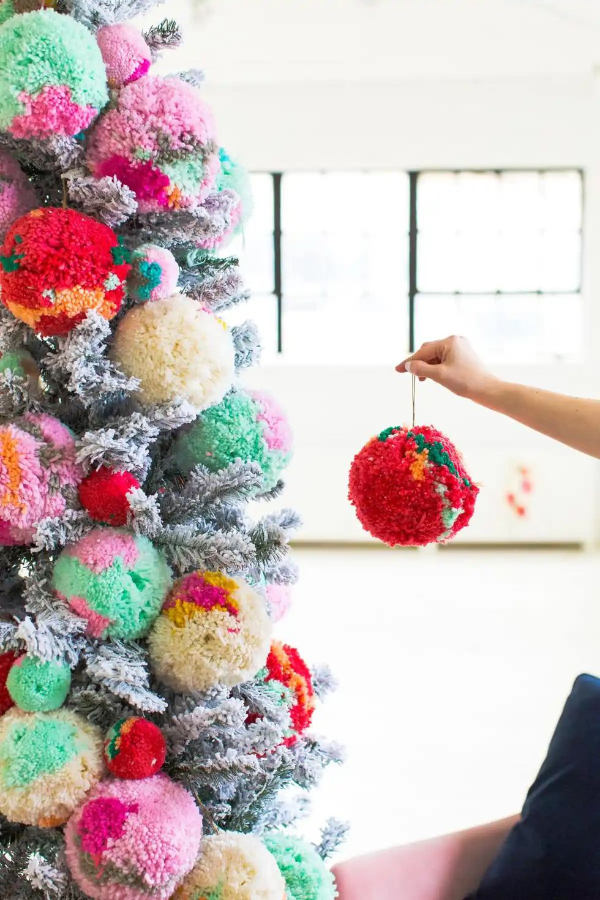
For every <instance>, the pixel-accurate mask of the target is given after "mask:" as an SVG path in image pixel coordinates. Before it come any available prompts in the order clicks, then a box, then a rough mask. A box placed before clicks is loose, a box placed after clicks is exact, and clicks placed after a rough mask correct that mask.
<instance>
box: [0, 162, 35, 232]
mask: <svg viewBox="0 0 600 900" xmlns="http://www.w3.org/2000/svg"><path fill="white" fill-rule="evenodd" d="M37 205H38V196H37V191H36V190H35V188H34V187H33V185H32V184H31V183H30V182H29V179H28V178H27V176H26V175H25V173H24V172H23V170H22V169H21V167H20V165H19V163H18V162H17V161H16V159H13V157H12V156H11V155H10V154H9V153H6V152H5V151H4V150H0V240H2V241H3V240H4V237H5V235H6V232H7V231H8V229H9V228H10V226H11V225H12V224H13V222H14V221H15V219H18V218H20V217H21V216H22V215H24V214H25V213H27V212H29V210H30V209H33V208H34V207H35V206H37Z"/></svg>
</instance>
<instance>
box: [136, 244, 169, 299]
mask: <svg viewBox="0 0 600 900" xmlns="http://www.w3.org/2000/svg"><path fill="white" fill-rule="evenodd" d="M178 280H179V265H178V263H177V260H176V259H175V257H174V256H173V254H172V253H171V251H170V250H167V249H166V248H165V247H159V246H158V244H141V245H140V246H139V247H138V248H137V249H136V250H134V252H133V254H132V256H131V272H130V273H129V280H128V282H127V290H128V293H129V295H130V296H131V297H133V299H134V300H136V301H137V302H138V303H145V302H146V301H147V300H163V299H164V298H165V297H170V296H171V295H172V294H174V293H175V292H176V291H177V281H178Z"/></svg>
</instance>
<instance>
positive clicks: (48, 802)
mask: <svg viewBox="0 0 600 900" xmlns="http://www.w3.org/2000/svg"><path fill="white" fill-rule="evenodd" d="M103 771H104V764H103V757H102V735H101V733H100V731H99V730H98V729H97V728H96V726H95V725H91V724H90V723H89V722H87V721H86V720H85V719H83V718H82V717H81V716H79V715H77V714H76V713H73V712H70V711H69V710H66V709H59V710H56V711H55V712H38V713H25V712H22V711H21V710H20V709H17V708H15V707H13V709H9V711H8V712H7V713H5V714H4V715H3V716H2V718H0V813H2V814H3V815H4V816H6V818H7V819H9V820H10V821H11V822H20V823H21V824H23V825H37V826H38V828H55V827H56V826H58V825H62V824H63V823H64V822H66V821H67V819H68V818H69V816H70V815H71V814H72V813H73V811H74V809H75V808H76V807H77V806H78V804H79V803H80V802H81V801H82V800H83V798H84V797H85V795H86V794H87V792H88V791H89V790H90V788H92V787H93V786H94V785H95V784H96V783H97V782H98V781H99V779H100V778H101V777H102V774H103Z"/></svg>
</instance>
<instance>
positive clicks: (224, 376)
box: [112, 294, 235, 410]
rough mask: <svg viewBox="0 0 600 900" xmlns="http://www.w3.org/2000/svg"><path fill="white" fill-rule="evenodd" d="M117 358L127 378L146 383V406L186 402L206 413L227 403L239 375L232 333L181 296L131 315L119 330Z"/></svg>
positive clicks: (114, 351)
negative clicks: (236, 373) (229, 390)
mask: <svg viewBox="0 0 600 900" xmlns="http://www.w3.org/2000/svg"><path fill="white" fill-rule="evenodd" d="M112 354H113V359H114V360H115V362H117V363H118V364H119V366H120V367H121V368H122V369H123V371H124V372H125V373H126V374H127V375H130V376H133V377H134V378H138V379H139V380H140V383H141V388H140V394H139V396H140V398H141V399H142V401H143V402H144V403H168V402H170V401H171V400H175V399H176V398H178V397H181V398H183V399H184V400H188V401H189V402H190V403H191V404H192V405H193V406H195V407H196V409H198V410H202V409H205V408H206V407H207V406H210V405H211V404H213V403H218V402H219V400H221V398H222V397H223V395H224V394H225V392H226V391H227V390H228V389H229V387H230V385H231V382H232V381H233V377H234V371H235V352H234V347H233V340H232V337H231V334H230V332H229V331H228V330H227V328H226V327H225V325H224V324H223V323H222V322H221V321H220V320H219V319H217V318H216V316H214V315H213V314H212V313H209V312H206V311H205V310H203V309H202V308H201V307H200V306H198V304H197V303H196V302H195V301H194V300H191V299H190V298H188V297H184V296H183V295H181V294H175V295H173V296H172V297H168V298H166V299H165V300H157V301H156V303H145V304H144V305H143V306H136V307H134V308H133V309H131V310H129V312H128V313H126V315H125V316H124V317H123V319H122V320H121V321H120V323H119V325H118V327H117V331H116V334H115V339H114V342H113V348H112Z"/></svg>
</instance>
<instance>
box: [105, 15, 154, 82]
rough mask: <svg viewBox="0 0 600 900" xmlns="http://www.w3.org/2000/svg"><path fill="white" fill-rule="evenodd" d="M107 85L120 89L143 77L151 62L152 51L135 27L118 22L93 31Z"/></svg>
mask: <svg viewBox="0 0 600 900" xmlns="http://www.w3.org/2000/svg"><path fill="white" fill-rule="evenodd" d="M96 40H97V41H98V46H99V47H100V52H101V54H102V59H103V60H104V65H105V66H106V76H107V78H108V85H109V87H111V88H122V87H123V85H125V84H130V83H131V82H132V81H137V80H138V78H141V77H142V75H145V74H146V73H147V71H148V69H149V68H150V65H151V63H152V52H151V50H150V47H149V46H148V44H147V43H146V41H145V40H144V37H143V35H142V34H141V32H140V31H138V30H137V28H134V27H133V26H132V25H127V24H126V23H124V22H120V23H119V24H118V25H104V26H103V27H102V28H99V29H98V31H97V32H96Z"/></svg>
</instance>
